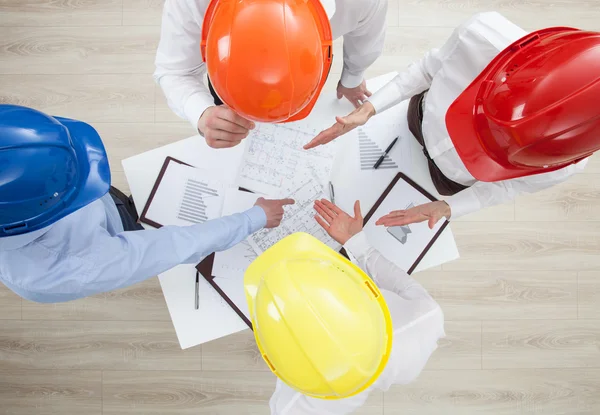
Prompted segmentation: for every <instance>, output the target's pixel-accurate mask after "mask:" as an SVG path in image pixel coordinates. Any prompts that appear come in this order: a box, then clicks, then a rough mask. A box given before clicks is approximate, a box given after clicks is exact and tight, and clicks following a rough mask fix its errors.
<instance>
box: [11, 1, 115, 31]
mask: <svg viewBox="0 0 600 415" xmlns="http://www.w3.org/2000/svg"><path fill="white" fill-rule="evenodd" d="M121 7H122V4H121V0H85V1H82V0H26V1H25V0H2V2H0V26H14V27H23V26H78V27H88V26H119V25H121V17H122V16H121V15H122V12H121ZM78 30H81V29H78Z"/></svg>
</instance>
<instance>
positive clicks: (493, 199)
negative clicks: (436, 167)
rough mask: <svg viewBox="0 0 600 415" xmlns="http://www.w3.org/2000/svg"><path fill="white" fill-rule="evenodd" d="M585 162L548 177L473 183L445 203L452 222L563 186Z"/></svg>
mask: <svg viewBox="0 0 600 415" xmlns="http://www.w3.org/2000/svg"><path fill="white" fill-rule="evenodd" d="M587 160H588V159H585V160H582V161H580V162H579V163H577V164H572V165H570V166H567V167H565V168H562V169H560V170H556V171H554V172H550V173H544V174H536V175H533V176H527V177H521V178H518V179H511V180H502V181H499V182H491V183H490V182H475V184H473V185H472V186H471V187H469V188H467V189H465V190H463V191H461V192H458V193H457V194H455V195H453V196H450V197H449V198H448V199H446V202H447V203H448V205H449V206H450V211H451V215H452V216H451V217H452V219H457V218H459V217H461V216H465V215H468V214H469V213H473V212H476V211H478V210H480V209H483V208H486V207H491V206H495V205H499V204H502V203H506V202H510V201H512V200H514V199H515V198H516V197H517V196H519V195H521V194H528V193H535V192H539V191H540V190H544V189H547V188H549V187H552V186H554V185H557V184H559V183H562V182H564V181H565V180H567V179H568V178H569V177H570V176H572V175H573V174H575V173H578V172H580V171H583V169H584V168H585V166H586V164H587Z"/></svg>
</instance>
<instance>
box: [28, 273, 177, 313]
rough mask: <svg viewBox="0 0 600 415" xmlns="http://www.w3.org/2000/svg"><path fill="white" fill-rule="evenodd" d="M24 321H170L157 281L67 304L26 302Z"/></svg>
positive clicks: (152, 280) (155, 279) (150, 280)
mask: <svg viewBox="0 0 600 415" xmlns="http://www.w3.org/2000/svg"><path fill="white" fill-rule="evenodd" d="M23 319H24V320H87V321H94V320H97V321H111V320H117V321H119V320H120V321H125V320H129V321H136V320H137V321H144V320H148V321H169V322H170V321H171V317H170V316H169V311H168V310H167V305H166V304H165V300H164V297H163V294H162V290H161V288H160V284H159V282H158V278H151V279H149V280H146V281H144V282H141V283H139V284H136V285H133V286H131V287H127V288H123V289H121V290H116V291H111V292H108V293H103V294H98V295H94V296H92V297H87V298H82V299H81V300H76V301H69V302H66V303H56V304H39V303H33V302H30V301H24V302H23Z"/></svg>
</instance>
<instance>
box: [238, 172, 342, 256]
mask: <svg viewBox="0 0 600 415" xmlns="http://www.w3.org/2000/svg"><path fill="white" fill-rule="evenodd" d="M282 191H283V193H284V194H283V196H282V197H290V198H292V199H294V200H295V201H296V203H295V204H293V205H290V206H286V207H285V208H284V209H285V215H284V217H283V220H282V221H281V224H280V225H279V226H278V227H277V228H273V229H262V230H260V231H258V232H256V233H255V234H253V235H251V236H250V237H249V238H248V240H249V242H250V245H251V246H252V247H253V248H254V250H255V251H256V252H257V253H262V252H264V251H265V250H267V249H268V248H269V247H270V246H271V245H273V244H275V243H276V242H278V241H280V240H281V239H283V238H285V237H286V236H288V235H291V234H292V233H295V232H306V233H308V234H311V235H313V236H314V237H316V238H317V239H319V240H320V241H321V242H323V243H325V244H326V245H328V246H330V247H332V248H333V249H339V248H340V246H339V244H338V243H337V242H335V241H334V240H333V239H332V238H331V237H330V236H329V235H327V232H325V231H324V230H323V228H321V226H319V224H318V223H317V222H316V221H315V219H314V216H315V211H314V208H313V203H314V201H315V200H317V199H321V198H324V197H325V193H324V191H323V186H322V185H321V184H320V183H319V182H318V181H317V179H316V178H315V177H311V178H309V180H308V181H304V182H301V181H300V180H299V179H295V180H293V181H292V182H290V183H287V184H286V185H284V186H282Z"/></svg>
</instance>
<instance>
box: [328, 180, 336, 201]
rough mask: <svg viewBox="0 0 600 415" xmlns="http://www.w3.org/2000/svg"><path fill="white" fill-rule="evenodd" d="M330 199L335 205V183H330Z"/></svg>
mask: <svg viewBox="0 0 600 415" xmlns="http://www.w3.org/2000/svg"><path fill="white" fill-rule="evenodd" d="M329 199H331V203H333V204H335V193H334V192H333V183H331V182H329Z"/></svg>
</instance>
